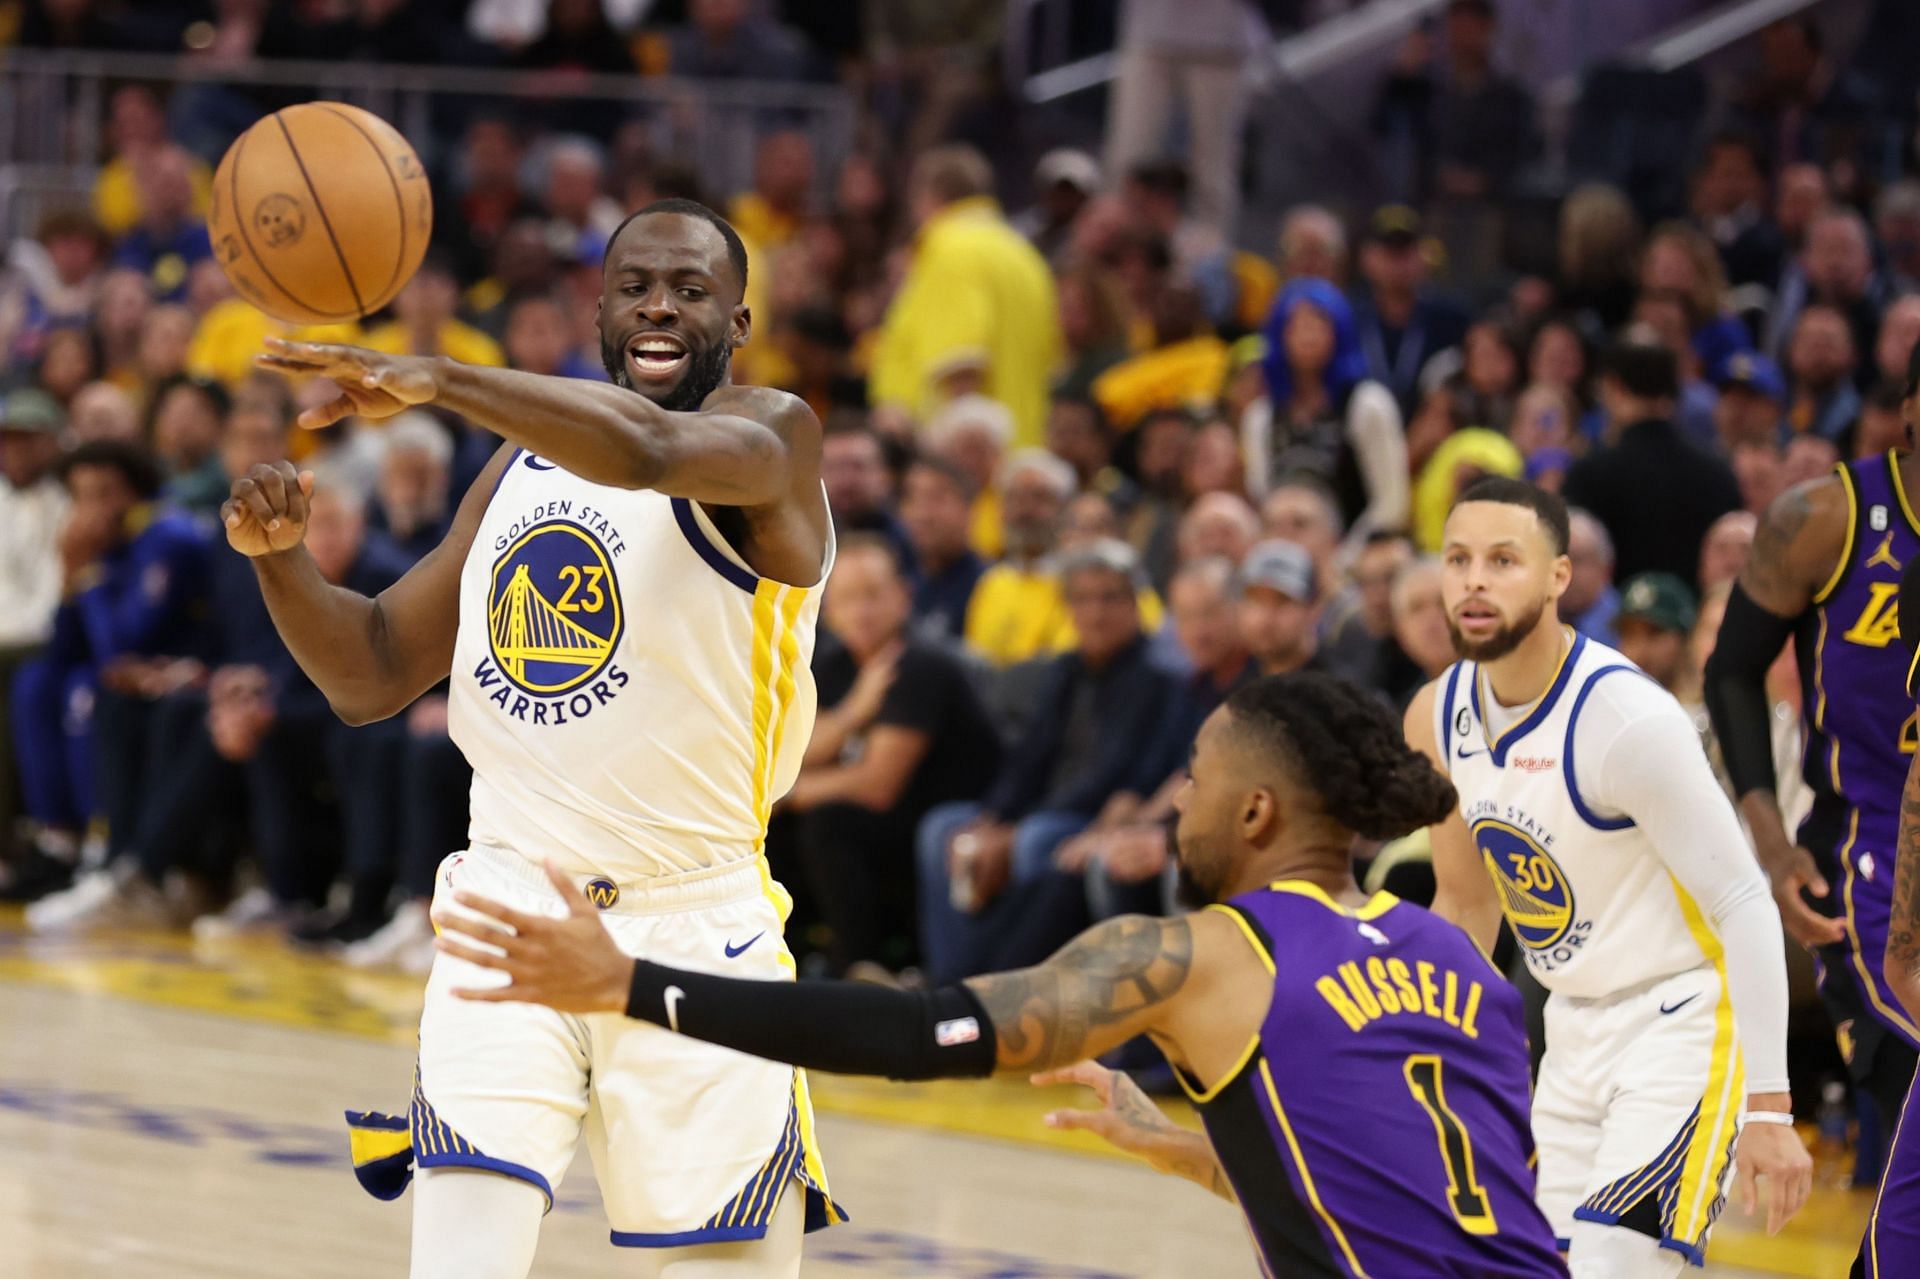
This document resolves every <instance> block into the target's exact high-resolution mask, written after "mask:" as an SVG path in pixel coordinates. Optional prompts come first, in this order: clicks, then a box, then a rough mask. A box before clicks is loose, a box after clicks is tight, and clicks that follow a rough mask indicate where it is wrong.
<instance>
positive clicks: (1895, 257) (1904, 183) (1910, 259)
mask: <svg viewBox="0 0 1920 1279" xmlns="http://www.w3.org/2000/svg"><path fill="white" fill-rule="evenodd" d="M1873 233H1874V237H1875V238H1876V239H1877V240H1879V242H1880V251H1881V252H1882V253H1884V254H1885V255H1886V261H1887V271H1888V273H1889V275H1890V276H1891V277H1892V278H1891V279H1890V280H1889V281H1888V283H1889V285H1890V286H1891V289H1892V291H1893V292H1894V293H1896V294H1907V295H1911V294H1913V293H1914V292H1915V291H1916V290H1920V180H1916V179H1914V178H1902V179H1901V180H1900V181H1898V182H1894V183H1890V184H1889V185H1888V186H1887V188H1886V189H1885V190H1883V191H1881V192H1880V195H1879V198H1878V199H1876V200H1875V201H1874V202H1873Z"/></svg>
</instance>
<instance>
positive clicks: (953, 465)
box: [907, 453, 980, 502]
mask: <svg viewBox="0 0 1920 1279" xmlns="http://www.w3.org/2000/svg"><path fill="white" fill-rule="evenodd" d="M907 470H908V471H932V472H933V473H934V474H935V475H938V476H939V477H940V478H941V479H943V480H945V481H946V482H947V483H949V484H951V485H952V486H953V487H954V491H955V492H957V493H959V494H960V496H961V498H962V499H964V500H966V501H968V502H971V501H973V499H974V498H976V497H978V496H979V495H980V486H979V485H978V484H976V483H974V480H973V476H972V475H970V474H968V473H967V470H966V468H965V467H963V466H961V465H960V464H959V463H958V462H955V461H954V460H952V459H951V458H945V457H941V456H940V455H939V454H938V453H916V454H914V456H913V460H912V461H910V462H908V463H907Z"/></svg>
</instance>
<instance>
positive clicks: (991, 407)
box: [926, 393, 1014, 448]
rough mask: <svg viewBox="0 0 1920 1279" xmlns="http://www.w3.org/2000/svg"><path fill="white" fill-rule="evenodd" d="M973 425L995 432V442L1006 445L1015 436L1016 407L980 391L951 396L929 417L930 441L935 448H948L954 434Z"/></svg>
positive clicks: (928, 436) (927, 426)
mask: <svg viewBox="0 0 1920 1279" xmlns="http://www.w3.org/2000/svg"><path fill="white" fill-rule="evenodd" d="M970 426H977V427H980V428H982V429H983V430H985V431H986V432H987V433H988V434H989V435H991V436H993V441H994V443H995V444H997V445H999V446H1000V447H1001V448H1005V447H1006V446H1007V444H1008V443H1009V442H1010V441H1011V440H1012V439H1013V430H1014V423H1013V410H1012V409H1009V408H1008V407H1007V406H1006V405H1004V404H1002V403H1001V402H1000V401H998V400H996V399H994V398H992V397H991V396H986V395H980V394H978V393H974V394H969V395H962V396H960V397H958V398H957V399H952V400H948V401H947V402H946V404H944V405H942V406H941V408H940V410H939V411H938V412H936V413H935V414H934V415H933V416H932V417H930V418H928V419H927V425H926V440H927V443H928V444H929V445H931V446H932V447H934V448H945V447H946V446H947V443H948V442H949V441H950V440H952V439H953V437H954V436H955V435H958V434H959V433H960V432H961V431H964V430H965V429H967V428H968V427H970Z"/></svg>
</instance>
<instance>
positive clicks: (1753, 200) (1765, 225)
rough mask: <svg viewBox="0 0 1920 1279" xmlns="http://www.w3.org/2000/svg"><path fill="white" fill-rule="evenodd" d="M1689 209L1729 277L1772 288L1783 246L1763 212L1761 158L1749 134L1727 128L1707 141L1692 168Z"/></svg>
mask: <svg viewBox="0 0 1920 1279" xmlns="http://www.w3.org/2000/svg"><path fill="white" fill-rule="evenodd" d="M1689 208H1690V211H1691V213H1692V215H1693V224H1694V225H1695V226H1696V227H1698V228H1699V229H1700V230H1701V231H1702V232H1704V233H1705V234H1706V236H1707V238H1708V239H1710V240H1712V241H1713V247H1714V249H1715V250H1716V251H1718V253H1719V254H1720V262H1721V264H1722V266H1723V267H1724V268H1725V270H1726V273H1727V279H1728V280H1729V281H1731V282H1732V283H1734V284H1760V285H1765V286H1766V287H1768V288H1772V287H1773V284H1774V282H1775V281H1776V280H1778V279H1779V278H1780V262H1781V259H1782V257H1783V256H1784V255H1785V244H1784V242H1783V241H1782V239H1781V236H1780V228H1779V227H1777V226H1775V225H1774V224H1773V219H1772V218H1771V217H1769V216H1768V211H1767V170H1766V160H1765V159H1764V158H1763V157H1762V156H1761V154H1760V148H1759V146H1758V144H1757V143H1755V142H1754V140H1753V138H1752V137H1750V136H1749V135H1747V134H1744V133H1739V132H1735V131H1731V130H1728V131H1723V132H1720V133H1717V134H1715V135H1714V136H1713V137H1712V138H1711V139H1710V140H1709V141H1708V142H1707V149H1706V154H1705V155H1704V156H1702V158H1701V161H1700V165H1699V167H1698V168H1697V169H1695V170H1694V174H1693V188H1692V193H1691V196H1690V200H1689Z"/></svg>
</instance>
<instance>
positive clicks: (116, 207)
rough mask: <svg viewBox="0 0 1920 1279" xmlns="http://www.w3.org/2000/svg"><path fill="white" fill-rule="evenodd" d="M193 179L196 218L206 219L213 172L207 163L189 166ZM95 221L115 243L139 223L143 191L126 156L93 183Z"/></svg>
mask: <svg viewBox="0 0 1920 1279" xmlns="http://www.w3.org/2000/svg"><path fill="white" fill-rule="evenodd" d="M190 169H191V172H192V177H193V212H194V216H196V217H199V218H201V219H204V218H205V217H206V216H207V214H208V213H209V212H210V211H211V210H212V208H213V170H212V169H210V168H208V167H207V162H206V161H205V160H201V159H197V158H196V159H194V160H192V161H191V162H190ZM93 220H94V221H96V222H98V223H99V224H100V225H101V226H102V227H104V228H106V232H107V234H108V235H111V236H113V237H114V238H115V239H118V238H120V237H121V236H123V235H125V234H126V233H127V232H128V231H131V230H132V229H133V224H134V223H136V222H138V221H139V220H140V187H139V185H138V184H137V183H135V182H134V180H133V166H132V165H131V164H128V163H127V160H126V157H125V156H116V157H114V158H113V159H111V160H109V161H107V163H106V164H105V165H104V166H103V167H102V168H101V170H100V174H99V176H98V177H96V178H94V180H93Z"/></svg>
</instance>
